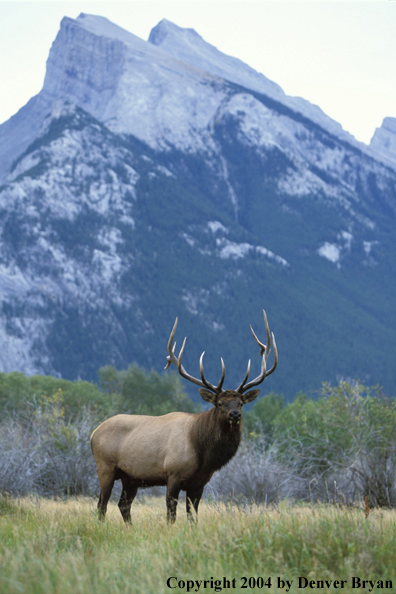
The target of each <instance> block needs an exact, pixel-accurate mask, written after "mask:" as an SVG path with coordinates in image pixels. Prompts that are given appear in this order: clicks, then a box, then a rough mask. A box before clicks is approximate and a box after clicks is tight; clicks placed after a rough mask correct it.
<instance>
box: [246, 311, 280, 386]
mask: <svg viewBox="0 0 396 594" xmlns="http://www.w3.org/2000/svg"><path fill="white" fill-rule="evenodd" d="M263 314H264V324H265V330H266V333H267V344H263V343H262V342H261V341H260V340H259V339H258V338H257V336H256V334H255V332H254V330H253V328H252V327H251V326H250V330H251V332H252V334H253V337H254V339H255V341H256V342H257V344H258V346H259V347H260V356H261V358H262V359H261V372H260V375H258V376H257V377H256V378H255V379H254V380H252V381H250V382H249V383H246V382H247V380H248V377H249V373H247V374H246V376H245V379H244V380H243V382H242V384H241V385H240V386H239V388H238V389H237V392H240V393H241V394H242V393H243V392H245V391H246V390H249V389H250V388H252V387H253V386H257V385H258V384H261V382H263V381H264V379H265V378H266V377H267V375H270V374H271V373H273V372H274V371H275V369H276V366H277V365H278V350H277V348H276V342H275V336H274V334H272V343H273V345H274V357H275V360H274V364H273V366H272V367H271V369H270V370H269V371H268V372H267V359H268V357H269V354H270V352H271V333H270V329H269V325H268V320H267V314H266V313H265V310H264V309H263ZM249 367H250V361H249V365H248V369H249Z"/></svg>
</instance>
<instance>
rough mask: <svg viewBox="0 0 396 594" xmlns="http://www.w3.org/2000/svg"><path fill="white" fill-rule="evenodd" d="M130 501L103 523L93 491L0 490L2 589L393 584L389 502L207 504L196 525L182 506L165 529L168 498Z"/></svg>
mask: <svg viewBox="0 0 396 594" xmlns="http://www.w3.org/2000/svg"><path fill="white" fill-rule="evenodd" d="M132 509H133V526H132V527H129V528H127V527H125V526H124V525H123V523H122V520H121V516H120V514H119V511H118V508H117V507H116V505H114V504H111V505H110V506H109V511H108V517H107V521H106V522H104V523H100V522H99V521H98V520H97V517H96V501H93V500H91V499H69V500H65V501H53V500H46V499H41V498H21V499H12V498H9V497H0V593H1V594H16V593H18V594H39V593H40V594H41V593H43V594H50V593H51V594H52V593H54V594H55V593H56V594H86V593H88V592H89V593H92V594H127V593H128V594H129V593H131V594H132V593H133V594H134V593H139V594H151V593H153V594H154V593H155V594H157V593H163V592H169V593H171V592H188V591H190V592H206V593H209V592H210V593H211V592H216V591H217V592H220V591H225V592H242V593H243V592H246V593H249V592H269V593H275V592H287V591H288V592H290V593H292V594H293V593H295V592H300V593H301V592H309V593H313V592H321V593H325V592H343V593H347V592H370V591H373V592H392V593H393V592H396V515H395V512H393V511H373V512H371V513H370V515H369V517H368V519H366V518H365V515H364V512H363V511H362V510H357V509H346V508H345V509H339V508H336V507H334V506H333V507H332V506H320V505H313V506H297V505H289V504H287V503H283V504H281V505H280V507H279V508H278V509H274V508H272V509H266V508H264V507H263V506H255V505H253V506H251V507H246V508H243V507H238V506H236V505H235V504H230V505H225V504H223V503H212V504H210V503H205V502H203V503H202V504H201V509H200V518H199V523H198V525H197V526H194V525H192V526H191V525H190V524H188V523H187V522H186V519H185V511H184V505H182V504H181V503H180V504H179V510H178V519H177V522H176V524H175V525H174V526H167V525H166V522H165V515H166V514H165V501H164V499H163V498H161V499H154V498H153V499H149V498H147V499H146V500H145V502H143V503H142V502H139V501H137V502H135V504H134V506H133V508H132ZM169 578H171V579H170V580H169ZM258 578H263V579H262V580H261V579H258ZM268 578H271V581H270V582H269V581H267V580H268ZM299 578H305V580H304V579H301V580H300V581H299ZM353 578H355V580H353ZM358 579H359V580H360V582H359V581H358ZM204 580H206V583H205V582H204ZM224 580H228V582H227V581H224ZM286 580H288V581H289V582H291V581H292V584H291V585H288V584H287V582H286ZM312 580H313V581H312ZM318 580H321V581H322V582H320V581H318ZM335 580H338V583H336V582H335ZM341 580H344V583H342V582H341ZM363 580H367V583H366V584H365V587H364V588H363V587H362V586H363ZM378 580H382V582H383V584H382V586H383V587H378V586H381V583H379V582H378ZM386 580H388V581H391V582H392V585H391V584H390V583H389V582H388V584H386ZM326 581H328V582H330V581H331V582H332V583H331V584H328V585H326ZM310 582H312V583H310ZM244 586H245V587H244ZM282 586H283V587H282ZM337 586H338V587H337ZM341 586H342V587H341ZM353 586H355V587H353ZM386 586H387V587H386Z"/></svg>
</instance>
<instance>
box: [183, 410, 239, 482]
mask: <svg viewBox="0 0 396 594" xmlns="http://www.w3.org/2000/svg"><path fill="white" fill-rule="evenodd" d="M218 414H219V413H218V411H217V410H216V407H215V406H214V407H213V408H211V409H209V410H207V411H205V412H202V413H198V414H197V415H196V422H195V423H194V425H193V426H192V428H191V433H190V441H191V443H192V445H193V447H194V449H195V452H196V453H197V455H198V458H199V462H200V465H201V464H202V466H201V468H202V469H203V470H205V471H207V472H214V471H216V470H219V469H220V468H222V466H224V465H225V464H227V462H229V460H231V458H232V457H233V456H234V455H235V454H236V452H237V450H238V447H239V444H240V443H241V437H242V422H240V423H239V424H238V425H232V426H231V425H230V424H229V423H228V422H219V419H218V418H217V417H218Z"/></svg>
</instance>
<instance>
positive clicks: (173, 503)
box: [166, 480, 180, 524]
mask: <svg viewBox="0 0 396 594" xmlns="http://www.w3.org/2000/svg"><path fill="white" fill-rule="evenodd" d="M179 493H180V484H179V482H177V481H172V480H170V481H169V482H168V485H167V488H166V508H167V521H168V524H174V523H175V521H176V508H177V503H178V501H179Z"/></svg>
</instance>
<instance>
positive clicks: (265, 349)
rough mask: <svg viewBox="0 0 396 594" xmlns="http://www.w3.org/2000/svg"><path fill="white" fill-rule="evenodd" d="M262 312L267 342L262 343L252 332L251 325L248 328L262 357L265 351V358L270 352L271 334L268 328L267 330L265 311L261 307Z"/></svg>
mask: <svg viewBox="0 0 396 594" xmlns="http://www.w3.org/2000/svg"><path fill="white" fill-rule="evenodd" d="M263 314H264V323H265V329H266V332H267V344H263V343H262V342H261V341H260V340H259V339H258V338H257V336H256V333H255V332H254V330H253V328H252V327H251V326H250V330H251V333H252V334H253V337H254V340H255V341H256V342H257V344H258V345H259V347H260V357H262V356H263V354H264V353H265V359H266V360H267V359H268V357H269V354H270V352H271V334H270V330H269V326H268V320H267V314H266V313H265V310H264V309H263Z"/></svg>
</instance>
